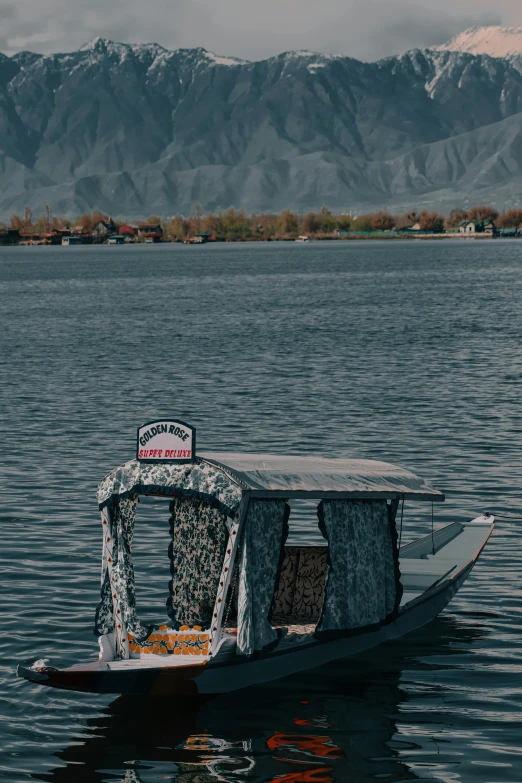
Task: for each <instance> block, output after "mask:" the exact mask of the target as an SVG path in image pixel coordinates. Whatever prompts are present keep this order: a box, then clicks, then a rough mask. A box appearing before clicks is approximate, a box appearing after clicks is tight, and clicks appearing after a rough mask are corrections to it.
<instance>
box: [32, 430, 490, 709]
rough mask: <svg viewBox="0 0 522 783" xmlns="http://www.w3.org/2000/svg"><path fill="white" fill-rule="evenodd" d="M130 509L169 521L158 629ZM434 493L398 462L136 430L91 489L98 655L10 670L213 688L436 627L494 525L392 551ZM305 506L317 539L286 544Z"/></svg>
mask: <svg viewBox="0 0 522 783" xmlns="http://www.w3.org/2000/svg"><path fill="white" fill-rule="evenodd" d="M138 500H139V501H140V503H141V502H149V503H151V502H152V503H159V504H165V507H166V510H167V509H168V513H169V515H170V536H171V543H170V546H169V551H168V557H169V558H170V571H171V576H172V578H171V581H170V584H169V595H168V598H167V602H166V605H167V615H168V620H167V618H165V622H159V623H158V624H157V625H154V626H145V625H144V624H143V623H142V622H141V621H140V619H139V611H138V607H137V606H136V600H135V595H136V592H135V579H134V568H133V563H132V536H133V529H134V523H135V516H136V507H137V502H138ZM443 500H444V495H443V494H442V493H441V492H440V491H439V490H437V489H435V488H433V487H432V486H431V485H429V484H428V483H427V482H426V481H425V480H424V479H423V478H421V477H419V476H417V475H415V474H414V473H412V472H410V471H409V470H406V469H404V468H401V467H397V466H394V465H390V464H388V463H385V462H375V461H370V460H351V459H332V458H324V457H319V456H317V457H316V456H282V455H269V454H230V453H206V452H202V453H197V454H196V431H195V428H194V427H191V426H190V425H188V424H186V423H184V422H181V421H176V420H171V419H165V420H161V421H154V422H149V423H148V424H145V425H144V426H143V427H140V428H139V429H138V436H137V451H136V457H135V459H132V460H131V461H130V462H127V463H125V464H124V465H122V466H120V467H118V468H116V470H114V471H112V472H111V473H110V474H109V475H107V476H106V477H105V478H104V479H103V481H102V482H101V483H100V485H99V487H98V505H99V509H100V512H101V521H102V530H103V551H102V581H101V595H100V602H99V605H98V608H97V610H96V615H95V633H96V635H97V636H98V642H99V656H98V660H92V661H86V662H79V663H76V664H75V665H73V666H69V667H63V668H59V667H57V666H54V665H52V664H51V663H50V662H49V661H48V660H46V659H41V658H33V659H31V660H30V661H26V662H24V663H22V664H20V665H19V666H18V675H19V676H20V677H23V678H25V679H26V680H29V681H31V682H36V683H40V684H41V685H46V686H51V687H55V688H64V689H69V690H76V691H85V692H93V693H154V694H161V693H164V694H179V695H185V696H186V695H195V694H215V693H226V692H228V691H233V690H236V689H239V688H244V687H247V686H251V685H256V684H260V683H264V682H268V681H272V680H277V679H278V678H281V677H285V676H287V675H290V674H293V673H295V672H299V671H303V670H307V669H312V668H314V667H317V666H320V665H323V664H326V663H328V662H329V661H333V660H336V659H341V658H347V657H349V656H351V655H354V654H358V653H361V652H363V651H365V650H368V649H370V648H373V647H376V646H377V645H380V644H382V643H383V642H386V641H387V640H390V639H395V638H397V637H400V636H402V635H404V634H406V633H408V632H409V631H412V630H414V629H416V628H419V627H421V626H423V625H425V624H426V623H428V622H430V620H432V619H434V618H435V617H436V616H437V615H438V614H439V613H440V612H441V611H442V610H443V609H444V607H445V606H446V605H447V604H448V603H449V601H450V600H451V599H452V598H453V596H454V595H455V593H456V592H457V591H458V590H459V588H460V587H461V586H462V585H463V583H464V582H465V580H466V579H467V577H468V576H469V574H470V572H471V570H472V568H473V567H474V565H475V563H476V561H477V559H478V557H479V555H480V553H481V552H482V549H483V548H484V546H485V544H486V542H487V541H488V539H489V537H490V535H491V533H492V531H493V528H494V517H493V516H491V515H490V514H487V513H485V514H482V515H480V516H477V517H476V518H475V519H472V520H471V521H470V522H468V523H467V524H464V523H462V522H453V523H451V524H448V525H446V526H445V527H442V528H441V529H439V530H434V529H433V506H432V508H431V511H432V514H431V520H432V529H431V530H430V531H429V532H428V534H427V535H426V536H424V537H423V538H420V539H419V540H417V541H414V542H412V543H408V544H406V545H404V546H401V538H402V525H403V510H404V503H405V502H406V501H407V502H408V503H409V502H414V503H417V502H419V503H426V502H427V503H432V504H433V503H436V502H441V501H443ZM300 507H302V508H301V512H302V513H304V512H303V509H305V510H306V509H308V511H309V512H310V509H312V512H311V513H312V514H313V516H312V517H311V519H315V525H316V526H317V528H318V534H319V532H320V534H321V535H322V539H321V540H323V541H324V544H323V545H322V546H317V545H314V546H304V545H299V546H296V545H291V544H288V543H287V540H288V534H289V530H291V528H292V515H293V514H295V513H298V511H299V508H300Z"/></svg>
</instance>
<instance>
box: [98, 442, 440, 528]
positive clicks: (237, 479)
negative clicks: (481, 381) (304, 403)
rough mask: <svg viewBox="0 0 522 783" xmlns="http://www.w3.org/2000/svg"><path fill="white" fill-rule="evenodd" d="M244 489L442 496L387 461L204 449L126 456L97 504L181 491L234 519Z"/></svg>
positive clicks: (283, 494)
mask: <svg viewBox="0 0 522 783" xmlns="http://www.w3.org/2000/svg"><path fill="white" fill-rule="evenodd" d="M243 492H249V493H250V495H251V496H252V497H257V498H284V499H290V498H310V499H311V498H353V499H364V498H367V499H379V498H381V499H385V498H386V499H389V498H398V497H404V498H405V499H408V500H434V501H440V500H444V495H443V494H442V492H439V491H438V490H436V489H433V487H431V486H430V485H429V484H428V483H427V482H426V481H424V479H422V478H420V477H419V476H416V475H415V474H414V473H411V472H410V471H409V470H405V469H404V468H399V467H397V466H395V465H390V464H389V463H387V462H373V461H370V460H351V459H324V458H322V457H282V456H274V455H270V454H225V453H223V454H221V453H219V454H218V453H205V454H200V455H199V456H198V457H197V459H196V462H195V463H190V464H168V463H156V464H148V463H144V462H139V461H137V460H131V461H130V462H127V463H125V465H121V466H120V467H119V468H116V469H115V470H113V471H112V472H111V473H109V475H108V476H106V477H105V478H104V479H103V481H102V482H101V483H100V485H99V487H98V503H99V506H100V508H103V507H104V506H107V505H111V504H113V503H116V502H118V499H119V498H122V497H129V496H130V495H133V494H138V495H164V496H165V495H166V496H175V495H185V496H188V497H194V498H199V499H200V500H206V501H207V502H209V503H211V505H213V506H215V507H216V508H219V509H220V510H221V511H223V512H224V513H226V514H227V515H229V516H232V517H234V516H235V515H236V513H237V510H238V508H239V503H240V501H241V497H242V494H243Z"/></svg>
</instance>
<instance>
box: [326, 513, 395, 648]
mask: <svg viewBox="0 0 522 783" xmlns="http://www.w3.org/2000/svg"><path fill="white" fill-rule="evenodd" d="M318 516H319V527H320V529H321V532H322V534H323V536H324V537H325V538H326V539H327V541H328V567H327V581H326V590H325V599H324V605H323V611H322V616H321V618H320V620H319V623H318V625H317V633H318V635H320V634H321V633H327V632H329V633H332V632H340V631H348V630H354V629H359V628H366V627H368V626H378V625H380V624H382V623H385V622H387V621H389V620H390V619H392V618H393V617H394V616H395V614H396V612H397V609H398V604H399V602H400V597H401V596H400V592H401V588H400V582H399V576H400V573H399V570H398V553H397V542H396V533H395V524H394V522H393V521H392V519H391V516H390V514H389V510H388V506H387V503H386V501H385V500H382V501H381V500H376V501H373V500H371V501H370V500H355V501H349V500H323V501H322V503H321V504H320V505H319V509H318Z"/></svg>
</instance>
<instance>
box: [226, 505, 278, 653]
mask: <svg viewBox="0 0 522 783" xmlns="http://www.w3.org/2000/svg"><path fill="white" fill-rule="evenodd" d="M289 514H290V507H289V506H288V505H287V504H286V503H285V501H284V500H251V501H250V503H249V506H248V511H247V516H246V519H245V522H244V528H243V534H242V536H243V538H242V546H241V553H240V555H241V560H240V565H239V592H238V636H237V653H238V655H244V656H252V655H253V654H254V653H262V652H268V651H269V650H271V649H272V648H273V647H275V645H276V644H277V642H278V638H279V637H278V633H277V631H275V630H274V629H273V628H272V626H271V625H270V622H269V616H270V611H271V607H272V602H273V598H274V591H275V587H276V583H277V581H278V576H279V572H280V569H281V566H282V562H283V557H284V543H285V541H286V538H287V535H288V517H289ZM238 554H239V553H238Z"/></svg>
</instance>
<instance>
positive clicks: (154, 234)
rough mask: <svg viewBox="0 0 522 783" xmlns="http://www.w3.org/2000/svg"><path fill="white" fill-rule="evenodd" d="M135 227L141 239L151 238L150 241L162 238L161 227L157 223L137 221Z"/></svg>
mask: <svg viewBox="0 0 522 783" xmlns="http://www.w3.org/2000/svg"><path fill="white" fill-rule="evenodd" d="M137 228H138V237H140V238H141V239H145V240H149V241H150V240H152V242H161V240H162V239H163V229H162V227H161V226H160V224H159V223H158V224H155V223H139V224H138V227H137Z"/></svg>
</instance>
